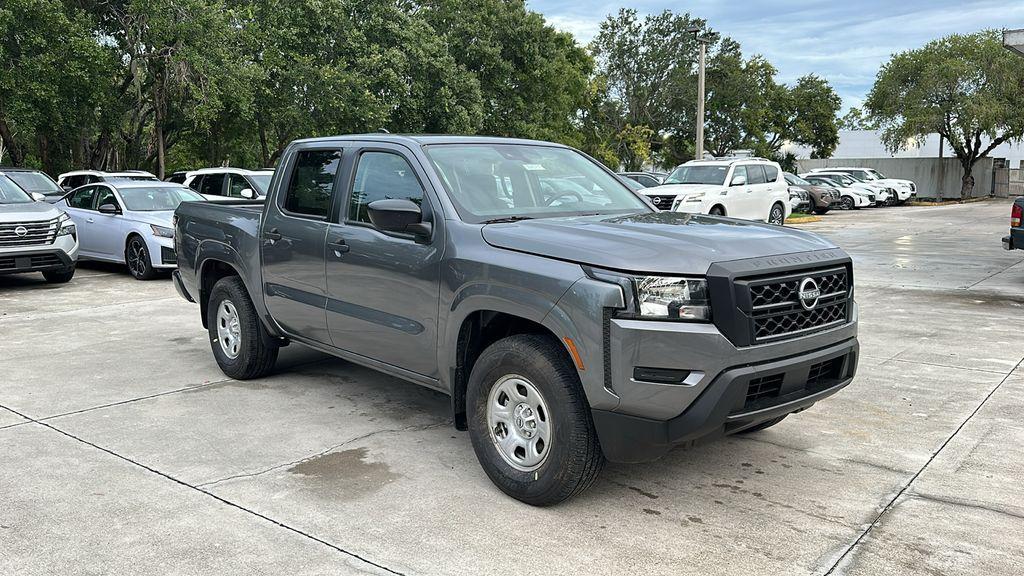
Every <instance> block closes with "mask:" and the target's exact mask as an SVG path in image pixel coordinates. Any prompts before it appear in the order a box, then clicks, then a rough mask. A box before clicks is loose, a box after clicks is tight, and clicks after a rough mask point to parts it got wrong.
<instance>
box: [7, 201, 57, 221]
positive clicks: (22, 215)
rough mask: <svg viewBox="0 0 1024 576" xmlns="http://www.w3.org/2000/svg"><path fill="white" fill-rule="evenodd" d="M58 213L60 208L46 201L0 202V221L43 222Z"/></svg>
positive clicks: (51, 218)
mask: <svg viewBox="0 0 1024 576" xmlns="http://www.w3.org/2000/svg"><path fill="white" fill-rule="evenodd" d="M60 214H61V211H60V209H58V208H57V207H56V206H54V205H53V204H48V203H46V202H30V203H25V204H0V223H8V222H45V221H47V220H53V219H54V218H56V217H58V216H60Z"/></svg>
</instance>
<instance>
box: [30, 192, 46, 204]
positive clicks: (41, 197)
mask: <svg viewBox="0 0 1024 576" xmlns="http://www.w3.org/2000/svg"><path fill="white" fill-rule="evenodd" d="M32 199H33V200H35V201H36V202H46V196H44V195H42V194H40V193H39V192H33V193H32Z"/></svg>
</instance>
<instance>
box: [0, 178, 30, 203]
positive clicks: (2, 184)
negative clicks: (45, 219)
mask: <svg viewBox="0 0 1024 576" xmlns="http://www.w3.org/2000/svg"><path fill="white" fill-rule="evenodd" d="M29 202H35V200H33V199H32V197H31V196H29V195H28V193H27V192H25V191H24V190H22V189H21V188H20V187H18V185H17V184H15V183H14V181H13V180H11V179H10V178H8V177H7V176H4V175H3V174H0V204H28V203H29Z"/></svg>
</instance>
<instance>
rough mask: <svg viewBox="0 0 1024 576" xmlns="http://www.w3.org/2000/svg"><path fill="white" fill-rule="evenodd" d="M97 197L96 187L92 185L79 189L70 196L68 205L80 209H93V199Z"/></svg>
mask: <svg viewBox="0 0 1024 576" xmlns="http://www.w3.org/2000/svg"><path fill="white" fill-rule="evenodd" d="M95 198H96V187H95V186H90V187H88V188H83V189H81V190H78V191H76V192H75V193H74V195H72V196H71V197H70V198H68V206H69V207H71V208H77V209H79V210H92V209H93V200H94V199H95Z"/></svg>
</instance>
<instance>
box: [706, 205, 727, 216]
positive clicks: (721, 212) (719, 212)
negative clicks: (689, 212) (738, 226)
mask: <svg viewBox="0 0 1024 576" xmlns="http://www.w3.org/2000/svg"><path fill="white" fill-rule="evenodd" d="M708 214H710V215H712V216H725V209H724V208H722V207H721V206H712V207H711V210H708Z"/></svg>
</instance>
